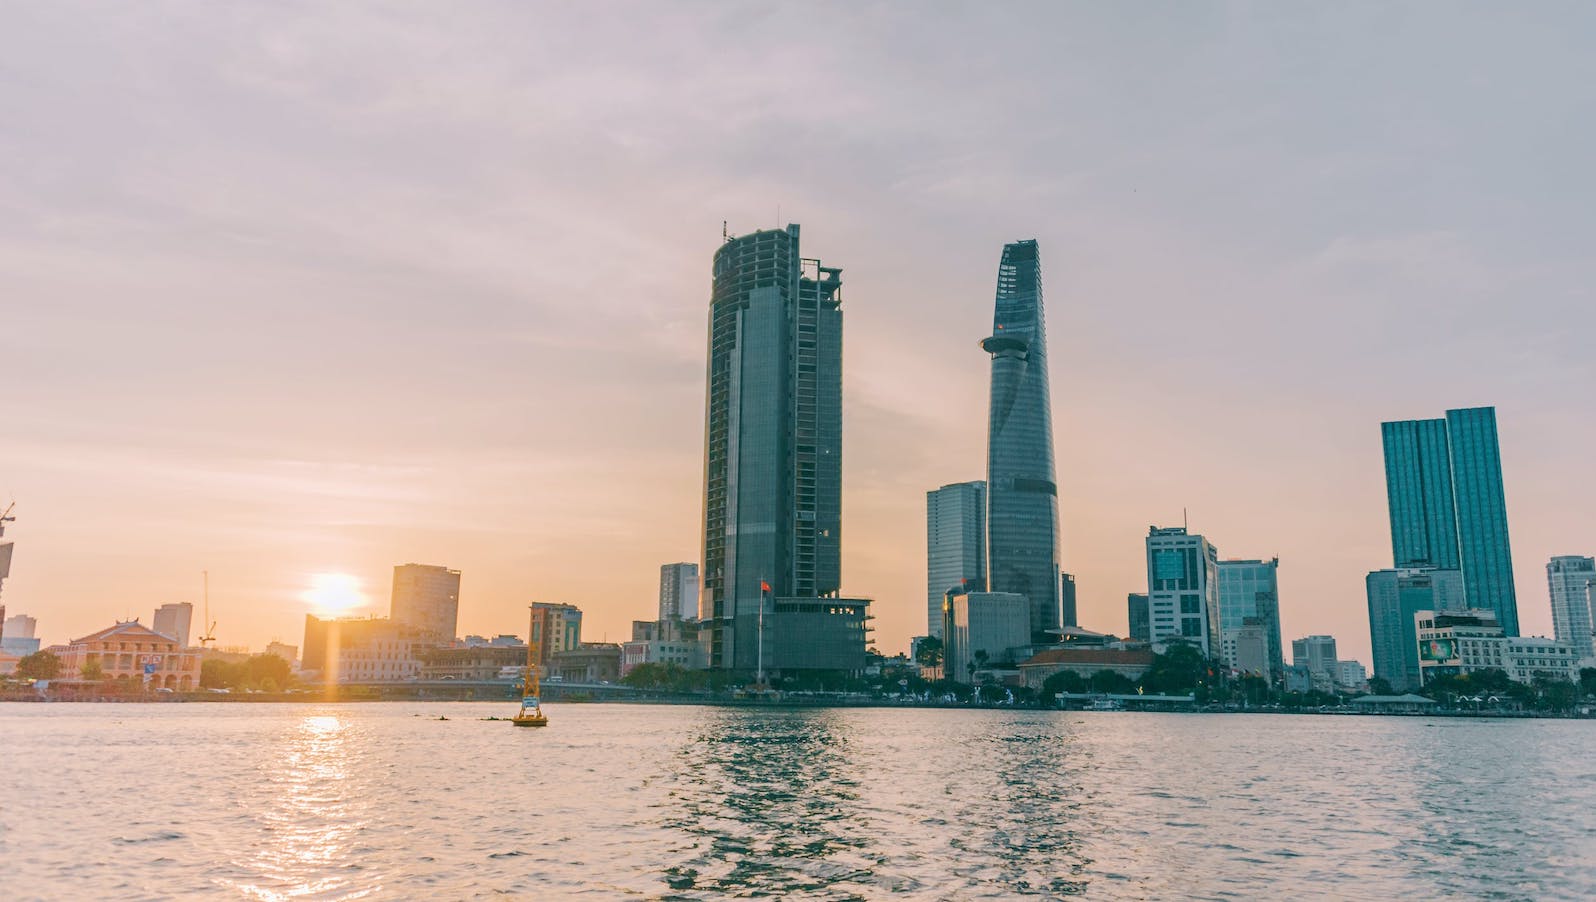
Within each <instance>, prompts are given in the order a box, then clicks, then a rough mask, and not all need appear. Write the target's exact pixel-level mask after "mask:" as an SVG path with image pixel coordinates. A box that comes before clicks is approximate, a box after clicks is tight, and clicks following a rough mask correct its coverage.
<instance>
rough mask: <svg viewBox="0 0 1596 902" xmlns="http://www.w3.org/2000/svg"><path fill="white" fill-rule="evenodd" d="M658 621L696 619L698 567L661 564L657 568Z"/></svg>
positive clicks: (683, 564)
mask: <svg viewBox="0 0 1596 902" xmlns="http://www.w3.org/2000/svg"><path fill="white" fill-rule="evenodd" d="M659 619H660V622H661V623H664V622H667V621H671V620H697V619H698V565H697V564H692V563H685V562H684V563H680V564H662V565H660V568H659Z"/></svg>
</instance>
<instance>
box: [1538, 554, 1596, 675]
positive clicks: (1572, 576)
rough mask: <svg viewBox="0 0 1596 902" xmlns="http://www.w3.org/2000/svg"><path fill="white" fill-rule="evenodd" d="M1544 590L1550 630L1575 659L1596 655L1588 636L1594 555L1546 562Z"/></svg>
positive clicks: (1595, 575)
mask: <svg viewBox="0 0 1596 902" xmlns="http://www.w3.org/2000/svg"><path fill="white" fill-rule="evenodd" d="M1546 583H1547V589H1548V591H1549V593H1550V595H1551V599H1552V630H1553V635H1555V636H1556V637H1557V638H1558V640H1559V641H1561V642H1567V643H1568V644H1569V646H1570V647H1572V648H1573V649H1574V656H1575V657H1577V658H1590V657H1596V639H1593V638H1592V636H1591V629H1592V628H1591V619H1592V613H1593V612H1592V611H1591V602H1592V600H1593V599H1592V597H1591V594H1592V588H1593V587H1596V558H1588V557H1580V556H1579V555H1573V554H1565V555H1560V556H1558V557H1554V558H1552V559H1551V560H1550V561H1548V562H1547V563H1546Z"/></svg>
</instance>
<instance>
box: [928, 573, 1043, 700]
mask: <svg viewBox="0 0 1596 902" xmlns="http://www.w3.org/2000/svg"><path fill="white" fill-rule="evenodd" d="M1030 610H1031V608H1030V600H1029V599H1027V598H1026V597H1025V596H1024V595H1020V594H1019V593H1017V592H966V593H962V594H949V595H946V596H944V597H943V614H942V631H943V639H942V641H943V643H944V645H943V653H942V661H943V666H944V668H945V669H946V672H947V674H948V676H949V677H950V678H952V679H953V680H955V681H957V682H960V683H968V682H969V681H970V674H971V669H972V666H974V667H981V666H984V665H985V664H988V663H990V664H1008V663H1014V660H1013V658H1014V654H1013V651H1012V650H1013V649H1024V650H1025V653H1026V656H1027V657H1029V649H1030V644H1031V614H1030Z"/></svg>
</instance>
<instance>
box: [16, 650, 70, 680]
mask: <svg viewBox="0 0 1596 902" xmlns="http://www.w3.org/2000/svg"><path fill="white" fill-rule="evenodd" d="M60 672H61V659H60V658H57V657H56V656H55V655H52V654H50V653H49V652H47V651H36V652H34V653H33V654H31V655H28V656H26V657H24V658H23V659H22V660H20V661H18V662H17V676H18V677H20V678H22V679H24V680H53V679H55V678H56V676H57V675H58V674H59V673H60Z"/></svg>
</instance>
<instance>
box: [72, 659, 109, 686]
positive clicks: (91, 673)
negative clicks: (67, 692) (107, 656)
mask: <svg viewBox="0 0 1596 902" xmlns="http://www.w3.org/2000/svg"><path fill="white" fill-rule="evenodd" d="M78 678H79V679H83V680H88V681H89V682H91V683H97V682H99V681H100V680H103V679H105V668H104V667H102V666H100V659H99V658H94V657H91V658H89V659H88V660H87V661H84V662H83V666H82V667H80V668H78Z"/></svg>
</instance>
